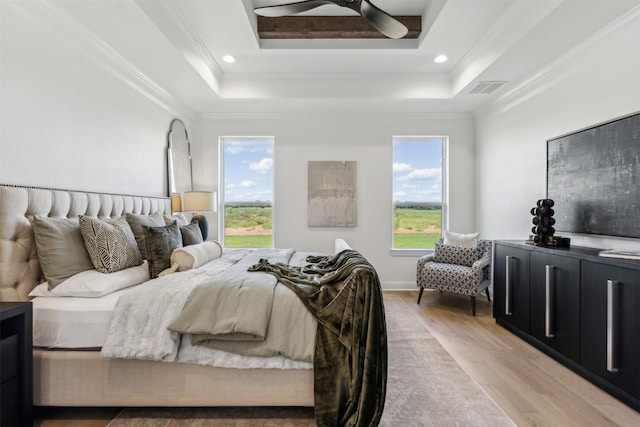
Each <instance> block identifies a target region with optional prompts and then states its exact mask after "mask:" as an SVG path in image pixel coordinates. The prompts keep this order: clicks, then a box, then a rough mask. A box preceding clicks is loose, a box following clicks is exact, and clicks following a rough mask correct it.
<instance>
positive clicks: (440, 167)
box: [393, 136, 447, 249]
mask: <svg viewBox="0 0 640 427" xmlns="http://www.w3.org/2000/svg"><path fill="white" fill-rule="evenodd" d="M446 142H447V138H446V137H427V136H425V137H394V138H393V249H424V248H433V247H434V246H435V243H436V242H437V241H438V239H439V238H440V236H441V235H442V229H443V228H444V221H445V219H446V203H445V201H446V179H445V177H446V174H445V165H446V157H445V153H446V148H447V144H446Z"/></svg>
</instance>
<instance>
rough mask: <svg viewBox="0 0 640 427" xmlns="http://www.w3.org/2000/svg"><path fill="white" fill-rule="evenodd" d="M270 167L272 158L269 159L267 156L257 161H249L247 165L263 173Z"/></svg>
mask: <svg viewBox="0 0 640 427" xmlns="http://www.w3.org/2000/svg"><path fill="white" fill-rule="evenodd" d="M272 167H273V159H269V158H266V159H262V160H260V161H259V162H258V163H251V164H250V165H249V169H251V170H252V171H254V172H258V173H261V174H265V173H267V172H269V171H270V170H271V168H272Z"/></svg>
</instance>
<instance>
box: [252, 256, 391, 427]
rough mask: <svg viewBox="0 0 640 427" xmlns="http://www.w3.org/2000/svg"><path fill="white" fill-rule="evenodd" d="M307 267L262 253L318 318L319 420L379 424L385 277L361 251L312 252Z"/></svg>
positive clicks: (263, 266)
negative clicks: (280, 261) (382, 283)
mask: <svg viewBox="0 0 640 427" xmlns="http://www.w3.org/2000/svg"><path fill="white" fill-rule="evenodd" d="M307 260H308V261H309V262H310V263H311V264H309V265H307V266H305V267H294V266H290V265H284V264H272V263H270V262H269V261H268V260H266V259H263V260H260V262H259V263H258V264H256V265H254V266H253V267H251V268H250V269H249V271H264V272H267V273H270V274H273V275H274V276H275V277H276V278H278V280H279V281H280V283H282V284H284V285H286V286H288V287H289V288H291V289H292V290H293V291H294V292H295V293H296V294H297V295H298V297H299V298H300V299H301V301H302V302H303V303H304V304H305V306H306V307H307V308H308V309H309V311H310V312H311V313H312V314H313V316H314V317H315V318H316V319H317V320H318V329H317V332H316V347H315V355H314V362H313V363H314V393H315V397H314V399H315V418H316V422H317V423H318V426H320V427H324V426H327V427H328V426H331V427H334V426H362V427H364V426H377V425H378V424H379V422H380V417H381V416H382V411H383V409H384V401H385V396H386V386H387V333H386V323H385V317H384V304H383V300H382V290H381V288H380V280H379V279H378V275H377V273H376V271H375V269H374V268H373V266H372V265H371V264H369V262H368V261H367V260H366V259H365V258H364V257H363V256H362V255H361V254H360V253H359V252H357V251H354V250H344V251H342V252H340V253H338V254H336V255H334V256H324V257H323V256H320V257H308V258H307Z"/></svg>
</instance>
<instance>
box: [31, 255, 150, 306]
mask: <svg viewBox="0 0 640 427" xmlns="http://www.w3.org/2000/svg"><path fill="white" fill-rule="evenodd" d="M149 279H151V275H150V274H149V266H148V265H147V261H144V262H143V263H142V264H140V265H138V266H135V267H129V268H125V269H124V270H120V271H116V272H113V273H100V272H99V271H97V270H87V271H82V272H80V273H77V274H74V275H73V276H71V277H69V278H68V279H67V280H65V281H64V282H62V283H60V284H59V285H58V286H56V287H55V288H53V289H52V290H49V289H48V284H47V282H44V283H41V284H40V285H38V286H36V287H35V288H34V289H33V290H32V291H31V292H30V293H29V296H30V297H85V298H95V297H101V296H104V295H108V294H110V293H112V292H115V291H119V290H120V289H124V288H128V287H130V286H133V285H138V284H140V283H142V282H146V281H147V280H149Z"/></svg>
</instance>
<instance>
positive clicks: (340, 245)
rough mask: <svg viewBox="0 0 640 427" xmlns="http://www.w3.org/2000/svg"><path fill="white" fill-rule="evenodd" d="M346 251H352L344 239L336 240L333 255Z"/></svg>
mask: <svg viewBox="0 0 640 427" xmlns="http://www.w3.org/2000/svg"><path fill="white" fill-rule="evenodd" d="M346 249H352V248H351V246H349V244H348V243H347V242H346V241H345V240H344V239H336V241H335V244H334V253H336V254H338V253H340V252H342V251H344V250H346Z"/></svg>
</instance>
